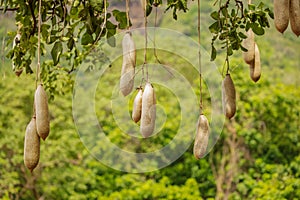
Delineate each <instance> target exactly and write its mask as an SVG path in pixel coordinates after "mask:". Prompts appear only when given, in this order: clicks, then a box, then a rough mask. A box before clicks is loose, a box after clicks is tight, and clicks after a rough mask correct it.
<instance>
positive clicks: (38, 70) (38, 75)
mask: <svg viewBox="0 0 300 200" xmlns="http://www.w3.org/2000/svg"><path fill="white" fill-rule="evenodd" d="M41 13H42V0H39V16H38V55H37V59H38V63H37V69H36V82H35V85H36V88H37V82H38V81H40V82H42V81H41V20H42V17H41Z"/></svg>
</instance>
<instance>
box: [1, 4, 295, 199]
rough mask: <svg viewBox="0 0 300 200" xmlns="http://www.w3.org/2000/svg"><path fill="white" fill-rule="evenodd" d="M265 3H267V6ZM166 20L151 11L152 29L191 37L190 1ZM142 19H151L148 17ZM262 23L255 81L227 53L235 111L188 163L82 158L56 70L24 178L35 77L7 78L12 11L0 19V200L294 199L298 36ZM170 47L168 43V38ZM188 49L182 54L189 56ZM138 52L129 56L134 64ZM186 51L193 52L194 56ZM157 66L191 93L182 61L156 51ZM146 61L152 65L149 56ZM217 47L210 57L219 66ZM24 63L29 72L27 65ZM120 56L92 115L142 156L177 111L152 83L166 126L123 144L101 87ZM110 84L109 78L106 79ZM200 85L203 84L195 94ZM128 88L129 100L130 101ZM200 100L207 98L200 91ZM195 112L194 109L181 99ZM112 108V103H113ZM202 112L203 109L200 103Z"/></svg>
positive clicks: (168, 132) (67, 92)
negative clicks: (128, 165)
mask: <svg viewBox="0 0 300 200" xmlns="http://www.w3.org/2000/svg"><path fill="white" fill-rule="evenodd" d="M269 6H271V7H272V5H271V3H269ZM189 8H190V10H189V12H187V13H180V14H179V17H178V21H174V20H173V19H172V17H171V13H169V12H167V13H166V14H165V15H163V17H162V14H163V12H162V11H160V12H159V22H158V25H159V26H160V27H164V28H170V29H174V30H177V31H179V32H182V33H184V34H186V35H188V36H189V37H191V38H193V39H195V40H196V39H197V29H196V24H197V22H196V20H197V7H196V4H195V3H192V4H191V5H190V6H189ZM212 10H213V7H212V2H210V1H206V2H203V3H202V10H201V11H202V16H201V17H202V27H201V28H202V38H201V39H202V45H203V46H204V47H205V48H206V49H207V51H210V42H211V41H210V40H211V34H210V32H209V31H208V26H209V24H210V22H211V21H210V19H209V13H210V12H211V11H212ZM149 23H150V25H151V24H152V25H153V23H154V18H153V16H151V17H150V18H149ZM271 24H272V27H271V28H270V29H269V30H267V32H266V34H265V35H264V36H260V37H259V36H256V42H257V44H258V46H259V48H260V52H261V62H262V77H261V80H260V81H259V82H258V83H253V82H252V81H251V79H250V77H249V69H248V66H247V65H246V64H245V63H244V62H243V60H242V56H241V53H240V52H239V53H237V54H235V55H234V57H233V58H231V69H232V78H233V80H234V83H235V85H236V90H237V114H236V116H235V118H234V119H233V120H231V121H230V122H229V121H226V123H225V125H224V129H223V132H222V133H221V136H220V138H219V140H218V142H217V144H216V145H215V147H214V148H213V150H212V151H211V152H210V153H209V154H208V155H207V156H206V157H205V158H203V159H201V160H196V159H195V158H194V156H193V154H192V145H191V147H190V148H189V150H188V151H187V152H186V153H184V155H182V156H181V157H180V158H179V159H178V160H177V161H176V162H174V163H172V164H171V165H170V166H168V167H166V168H163V169H161V170H157V171H153V172H150V173H143V174H131V173H125V172H120V171H116V170H113V169H111V168H109V167H106V166H105V165H103V164H101V162H99V161H98V160H96V159H95V158H94V157H92V156H91V155H90V153H89V152H88V150H87V149H86V148H85V147H84V145H83V144H82V142H81V140H80V138H79V135H78V134H77V131H76V129H75V125H74V122H73V118H72V83H73V79H72V77H71V79H69V77H66V74H65V73H64V72H59V71H57V72H56V74H53V75H52V77H55V78H54V81H55V87H57V89H58V91H60V92H58V93H56V94H55V96H54V99H52V100H51V101H50V102H49V106H50V116H51V132H50V135H49V137H48V138H47V140H46V142H41V157H40V162H39V165H38V167H37V168H36V169H35V170H34V173H33V174H30V172H29V170H27V169H25V166H24V164H23V143H24V133H25V128H26V125H27V124H28V122H29V121H30V119H31V115H32V105H33V94H34V90H35V75H34V74H33V75H25V74H22V76H20V77H16V76H15V75H14V73H13V72H12V70H11V61H10V60H9V59H8V58H6V57H5V55H6V53H7V51H8V49H9V48H10V46H9V47H7V46H6V41H7V40H8V34H7V32H9V31H15V30H16V26H15V24H14V20H13V16H12V15H2V14H1V15H0V42H1V61H0V62H1V68H0V76H1V77H0V102H1V103H0V198H1V199H47V200H48V199H126V200H135V199H136V200H138V199H149V200H150V199H300V154H299V153H300V143H299V138H300V131H299V129H300V90H299V86H300V80H299V76H300V52H299V49H300V41H299V38H296V37H295V36H294V35H293V34H292V32H291V31H290V28H289V29H288V30H287V32H286V33H285V34H284V35H281V34H280V33H278V32H277V31H276V30H275V28H274V26H273V22H271ZM170 45H172V43H170ZM191 53H192V52H191ZM142 54H143V52H138V63H140V64H141V63H142ZM195 54H196V52H195ZM159 55H161V57H162V58H163V59H162V60H163V62H165V63H171V64H174V63H175V64H176V67H175V68H176V70H179V71H182V73H183V74H184V75H185V76H187V77H188V80H191V84H192V86H193V88H194V91H195V92H196V94H197V95H198V97H199V92H198V89H197V88H198V85H199V80H198V76H197V74H195V73H194V72H193V71H186V70H185V69H184V67H185V66H186V65H187V63H185V62H184V60H183V59H179V58H176V57H173V56H165V55H164V52H161V54H159ZM149 58H151V61H155V59H154V57H153V54H151V52H149ZM223 62H224V55H223V54H222V53H221V54H220V55H218V58H217V60H216V64H217V66H219V68H220V71H221V69H222V65H223ZM32 68H35V67H34V66H32ZM120 70H121V69H120V60H118V61H116V63H115V64H113V66H112V67H111V69H110V70H109V71H108V72H107V73H106V74H105V80H107V81H106V82H105V83H106V84H107V85H105V86H103V88H100V89H99V91H98V93H97V94H98V95H96V102H97V105H96V112H97V116H98V118H99V120H100V123H101V124H103V125H104V127H103V129H104V131H105V133H106V134H107V135H108V137H109V138H110V139H111V140H112V141H113V142H114V143H116V144H118V145H120V146H124V147H126V148H127V149H128V150H133V151H142V152H147V151H151V150H153V149H155V148H160V147H161V146H163V145H165V144H167V143H168V142H169V141H170V140H171V139H172V137H173V136H174V134H175V133H176V131H177V128H178V127H177V126H174V125H173V126H172V124H176V123H177V122H179V121H180V115H178V114H177V113H179V112H180V107H179V106H176V105H178V102H177V100H176V98H174V97H173V94H172V93H170V92H168V91H165V90H164V89H163V88H159V87H158V88H157V96H158V102H159V101H160V102H161V104H163V103H162V102H165V103H164V104H163V105H164V108H163V109H164V112H166V113H167V114H168V121H169V124H168V123H166V126H165V127H164V129H163V130H162V132H163V134H162V135H161V136H160V137H158V138H157V139H155V140H154V141H153V142H152V143H151V145H150V144H149V143H147V142H144V143H141V145H140V148H139V149H138V150H137V149H131V148H130V146H128V145H127V144H130V142H134V141H131V138H130V137H128V136H124V134H120V130H119V129H118V127H117V126H116V124H114V123H113V122H114V118H113V116H112V113H111V108H110V94H111V88H113V87H114V85H115V84H116V82H117V81H118V79H119V76H120ZM110 81H112V82H110ZM205 89H206V88H204V90H205ZM134 95H135V93H133V94H131V96H130V98H131V99H133V98H134ZM204 97H205V104H206V105H209V100H210V98H209V94H208V91H207V90H205V93H204ZM191 106H193V107H195V109H197V107H198V105H196V104H195V105H191ZM120 109H122V108H120ZM130 109H131V108H130ZM206 109H207V110H205V112H207V113H209V112H210V110H209V108H206Z"/></svg>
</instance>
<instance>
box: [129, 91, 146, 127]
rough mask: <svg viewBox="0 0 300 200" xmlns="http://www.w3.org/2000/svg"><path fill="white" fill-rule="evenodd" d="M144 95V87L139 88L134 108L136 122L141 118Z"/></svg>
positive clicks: (133, 117) (133, 115) (133, 116)
mask: <svg viewBox="0 0 300 200" xmlns="http://www.w3.org/2000/svg"><path fill="white" fill-rule="evenodd" d="M142 97H143V89H142V88H139V89H138V93H137V95H136V96H135V98H134V102H133V110H132V119H133V121H134V122H135V123H137V122H139V121H140V119H141V113H142Z"/></svg>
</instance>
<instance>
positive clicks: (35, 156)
mask: <svg viewBox="0 0 300 200" xmlns="http://www.w3.org/2000/svg"><path fill="white" fill-rule="evenodd" d="M39 159H40V137H39V135H38V134H37V130H36V119H35V117H32V119H31V121H30V122H29V124H28V125H27V127H26V133H25V140H24V164H25V166H26V167H27V168H28V169H29V170H30V171H31V172H32V171H33V170H34V168H35V167H36V166H37V165H38V163H39Z"/></svg>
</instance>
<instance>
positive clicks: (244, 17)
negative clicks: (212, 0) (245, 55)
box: [209, 0, 274, 61]
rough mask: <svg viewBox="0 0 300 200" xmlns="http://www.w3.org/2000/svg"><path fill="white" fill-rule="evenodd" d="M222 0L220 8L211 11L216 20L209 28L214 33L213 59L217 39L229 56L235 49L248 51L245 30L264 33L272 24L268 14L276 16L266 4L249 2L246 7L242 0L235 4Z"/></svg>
mask: <svg viewBox="0 0 300 200" xmlns="http://www.w3.org/2000/svg"><path fill="white" fill-rule="evenodd" d="M218 2H220V5H219V10H218V11H214V12H212V13H211V15H210V16H211V18H212V19H213V20H214V21H215V22H214V23H213V24H211V25H210V27H209V30H210V32H211V33H213V38H212V43H211V47H212V52H211V60H212V61H213V60H215V59H216V56H217V49H216V47H215V45H214V43H215V41H216V40H220V42H221V49H226V54H227V56H231V55H232V54H233V51H235V50H239V49H242V50H243V51H247V49H245V48H244V47H243V46H242V45H241V43H242V41H243V39H246V38H247V36H246V35H245V34H244V32H243V31H248V30H249V29H252V30H253V32H254V33H255V34H256V35H263V34H264V33H265V28H269V27H270V24H269V21H268V16H269V17H271V18H272V19H273V18H274V16H273V13H272V11H271V10H270V9H269V8H264V7H265V5H264V4H263V3H260V4H259V5H257V6H256V5H254V4H249V5H248V9H247V8H245V6H244V4H243V2H242V1H238V0H235V1H234V3H235V6H232V5H231V4H230V3H231V1H230V0H227V1H226V2H225V3H224V4H221V3H222V2H221V1H216V3H218Z"/></svg>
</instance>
